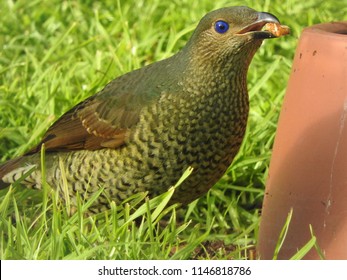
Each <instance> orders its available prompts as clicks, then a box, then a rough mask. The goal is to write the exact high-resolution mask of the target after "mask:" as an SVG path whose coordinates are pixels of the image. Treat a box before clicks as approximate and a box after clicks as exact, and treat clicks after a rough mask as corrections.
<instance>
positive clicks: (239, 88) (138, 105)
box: [0, 7, 280, 212]
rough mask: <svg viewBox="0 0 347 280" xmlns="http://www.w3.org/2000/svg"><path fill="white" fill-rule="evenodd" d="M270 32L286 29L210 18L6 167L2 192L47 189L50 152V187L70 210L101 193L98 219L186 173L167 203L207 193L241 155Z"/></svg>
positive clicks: (247, 18)
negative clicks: (65, 195)
mask: <svg viewBox="0 0 347 280" xmlns="http://www.w3.org/2000/svg"><path fill="white" fill-rule="evenodd" d="M268 23H271V24H275V25H276V26H277V25H278V26H280V25H279V21H278V19H277V18H276V17H275V16H273V15H271V14H269V13H265V12H257V11H255V10H253V9H250V8H248V7H227V8H222V9H218V10H215V11H212V12H210V13H208V14H206V15H205V16H204V17H203V18H202V19H201V21H200V23H199V24H198V26H197V28H196V29H195V31H194V33H193V35H192V36H191V38H190V40H189V41H188V43H187V44H186V45H185V46H184V47H183V48H182V50H180V51H179V52H178V53H177V54H175V55H173V56H172V57H170V58H167V59H165V60H162V61H158V62H155V63H153V64H150V65H148V66H145V67H143V68H140V69H137V70H134V71H132V72H129V73H127V74H124V75H122V76H120V77H118V78H116V79H114V80H113V81H111V82H110V83H109V84H107V85H106V86H105V88H104V89H103V90H101V91H100V92H98V93H97V94H95V95H94V96H91V97H89V98H88V99H86V100H84V101H82V102H81V103H79V104H77V105H76V106H75V107H73V108H72V109H71V110H69V111H68V112H66V113H65V114H64V115H62V116H61V117H60V118H59V119H58V120H57V121H56V122H55V123H54V124H53V125H52V126H51V127H50V128H49V129H48V131H47V132H46V134H45V135H44V137H43V140H42V141H41V143H40V144H39V145H38V146H37V147H35V148H34V149H32V150H30V151H29V152H27V153H26V154H25V155H23V156H21V157H19V158H16V159H13V160H10V161H8V162H6V163H5V164H3V165H2V166H0V187H1V188H5V187H7V186H9V185H10V184H11V183H14V182H15V181H17V180H18V179H20V178H21V177H22V176H23V175H24V174H27V173H29V175H28V176H27V177H25V179H24V180H22V182H21V184H23V185H25V186H27V187H29V188H34V189H41V188H42V175H41V167H40V150H41V146H42V145H43V144H44V146H45V151H46V181H47V182H48V184H49V185H51V186H52V187H54V188H58V189H60V190H62V188H63V178H64V180H66V181H67V185H68V187H69V190H68V191H69V199H70V201H71V202H72V204H73V205H74V204H76V193H79V194H80V196H81V197H82V198H88V197H89V196H91V195H92V194H93V193H95V192H96V191H98V190H100V188H104V191H103V192H102V193H101V195H100V196H99V197H98V199H97V201H96V202H95V204H94V205H93V206H92V208H91V211H92V212H100V211H103V210H105V209H107V208H108V206H109V203H110V201H115V202H116V203H119V202H122V201H123V200H125V199H126V198H128V197H129V196H131V195H133V194H135V193H138V192H145V191H147V192H148V195H149V196H150V197H153V196H156V195H158V194H160V193H163V192H165V191H167V190H168V189H169V188H170V187H171V186H172V185H174V184H175V183H176V182H177V180H178V179H179V178H180V177H181V176H182V174H183V173H184V171H185V170H186V169H187V168H188V167H193V170H194V171H193V172H192V174H191V175H190V176H189V177H188V178H187V179H186V180H185V181H184V182H183V183H182V185H180V186H179V187H178V188H177V189H176V191H175V193H174V195H173V197H172V200H171V202H172V203H176V202H178V203H181V204H187V203H189V202H191V201H193V200H195V199H196V198H198V197H200V196H201V195H203V194H205V193H206V192H207V191H208V190H209V189H210V188H211V187H212V186H213V185H214V184H215V183H216V182H217V181H218V179H219V178H220V177H221V176H222V175H223V174H224V173H225V171H226V170H227V168H228V167H229V166H230V164H231V162H232V160H233V158H234V157H235V155H236V153H237V152H238V150H239V148H240V145H241V142H242V139H243V137H244V134H245V129H246V124H247V117H248V110H249V101H248V92H247V83H246V82H247V81H246V79H247V71H248V67H249V64H250V62H251V60H252V58H253V56H254V54H255V52H256V51H257V49H258V48H259V47H260V45H261V43H262V41H263V40H264V39H267V38H275V37H276V35H275V34H273V33H271V32H270V31H266V30H262V29H263V27H264V26H265V25H266V24H268ZM62 169H63V170H62ZM31 170H32V172H31V173H30V172H29V171H31ZM66 181H65V182H66Z"/></svg>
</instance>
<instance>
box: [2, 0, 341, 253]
mask: <svg viewBox="0 0 347 280" xmlns="http://www.w3.org/2000/svg"><path fill="white" fill-rule="evenodd" d="M343 2H344V1H320V0H307V1H299V0H287V1H279V0H275V1H251V0H248V1H247V0H243V1H237V0H235V1H233V2H232V5H247V6H250V7H253V8H254V9H256V10H259V11H268V12H271V13H273V14H275V15H276V16H277V17H278V18H279V19H280V20H281V21H282V22H283V23H284V24H286V25H289V26H290V27H291V29H292V35H291V36H289V37H285V38H281V39H276V40H269V41H266V42H265V43H264V44H263V46H262V47H261V49H260V50H259V51H258V53H257V54H256V56H255V58H254V60H253V62H252V64H251V67H250V71H249V76H248V85H249V94H250V98H251V111H250V117H249V125H248V128H247V134H246V138H245V141H244V142H243V145H242V147H241V150H240V152H239V154H238V156H237V157H236V159H235V160H234V162H233V164H232V166H231V167H230V168H229V170H228V172H227V173H226V174H225V175H224V176H223V177H222V178H221V180H220V181H219V182H218V184H217V185H216V186H215V187H214V188H212V189H211V191H210V192H209V193H208V194H206V195H205V196H203V197H202V198H200V199H199V200H197V201H194V202H193V203H191V204H190V205H189V206H188V207H186V208H184V209H177V208H176V207H175V206H168V205H167V204H166V203H167V199H168V198H169V197H170V195H171V194H172V192H173V191H174V189H172V190H170V191H169V192H167V193H165V194H163V195H162V196H161V197H160V198H161V199H158V198H155V199H152V200H148V199H146V198H145V196H141V195H138V196H136V197H133V198H132V199H130V200H129V201H127V202H125V203H123V205H115V204H112V205H111V206H112V207H111V210H110V211H108V212H105V213H103V214H99V215H96V216H89V217H86V216H85V215H84V211H86V208H87V207H88V205H89V204H90V203H91V202H92V201H93V198H92V199H91V201H89V202H87V203H83V202H81V203H80V204H79V205H78V207H77V211H76V212H75V214H73V215H72V216H70V215H69V213H68V211H67V210H66V207H65V205H62V204H61V202H60V201H59V200H57V199H56V195H55V192H54V191H52V190H50V188H49V187H47V189H46V191H44V192H41V193H38V192H32V191H29V190H25V189H23V188H22V187H21V186H13V187H12V188H10V189H6V190H2V191H1V192H0V258H1V259H189V258H202V259H211V258H217V259H230V258H234V259H245V258H252V254H251V253H250V252H252V248H254V245H255V244H256V242H257V236H258V227H259V219H260V214H259V212H260V206H261V202H262V199H263V194H264V185H265V180H266V177H267V172H268V166H269V161H270V156H271V147H272V144H273V140H274V136H275V131H276V124H277V120H278V116H279V112H280V108H281V103H282V99H283V95H284V92H285V88H286V83H287V80H288V77H289V74H290V68H291V63H292V59H293V56H294V52H295V47H296V44H297V42H298V37H299V34H300V33H301V31H302V29H303V28H304V27H305V26H308V25H312V24H315V23H319V22H327V21H332V20H343V19H346V18H345V17H346V16H345V15H346V14H347V7H346V5H345V4H344V3H343ZM229 5H230V1H207V0H202V1H198V2H197V1H195V2H194V1H193V2H192V1H188V0H182V1H172V0H170V1H169V0H161V1H159V0H152V1H144V0H137V1H131V0H128V1H120V0H118V1H111V0H108V1H102V2H101V1H100V2H97V1H77V0H76V1H38V0H36V1H35V0H33V1H22V0H19V1H11V0H7V1H5V0H0V15H1V24H0V46H1V49H0V141H1V142H0V143H1V145H0V162H3V161H5V160H7V159H10V158H12V157H15V156H19V155H21V154H22V153H24V152H25V151H27V150H28V149H29V148H30V147H32V146H34V145H35V144H36V143H38V141H39V140H40V137H41V136H42V134H43V133H44V132H45V131H46V129H47V128H48V127H49V125H50V124H51V123H52V121H53V120H55V119H56V118H57V117H59V116H60V115H61V114H62V113H63V112H65V111H67V110H68V109H69V108H71V107H72V106H73V105H75V104H76V103H78V102H79V101H81V100H83V99H85V98H86V97H88V96H90V95H92V94H94V93H96V92H97V91H98V90H100V89H101V88H102V87H103V86H104V85H105V84H106V83H107V82H108V81H110V80H112V79H113V78H114V77H116V76H119V75H121V74H123V73H125V72H128V71H131V70H133V69H135V68H138V67H141V66H143V65H146V64H149V63H151V62H154V61H158V60H160V59H163V58H166V57H168V56H170V55H172V54H173V53H175V52H176V51H177V50H179V49H180V48H181V47H182V46H183V45H184V44H185V42H186V41H187V39H188V38H189V36H190V34H191V31H192V30H193V29H194V27H195V26H196V24H197V22H198V20H199V19H200V18H201V17H202V16H203V15H204V14H205V13H206V12H208V11H210V10H213V9H215V8H219V7H223V6H229ZM101 191H102V190H101ZM94 199H95V197H94ZM141 204H142V206H139V205H141ZM136 205H137V210H134V209H135V208H134V207H136ZM213 244H219V245H220V246H217V247H218V248H215V246H213Z"/></svg>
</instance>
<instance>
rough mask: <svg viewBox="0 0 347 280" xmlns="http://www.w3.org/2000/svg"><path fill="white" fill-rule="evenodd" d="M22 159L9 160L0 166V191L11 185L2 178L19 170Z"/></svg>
mask: <svg viewBox="0 0 347 280" xmlns="http://www.w3.org/2000/svg"><path fill="white" fill-rule="evenodd" d="M22 162H23V157H18V158H14V159H11V160H9V161H7V162H5V163H4V164H2V165H0V189H4V188H6V187H8V186H9V185H10V184H11V183H8V182H6V181H4V180H3V178H4V177H5V176H6V175H7V174H8V173H10V172H11V171H13V170H14V169H17V168H19V167H20V166H21V165H22Z"/></svg>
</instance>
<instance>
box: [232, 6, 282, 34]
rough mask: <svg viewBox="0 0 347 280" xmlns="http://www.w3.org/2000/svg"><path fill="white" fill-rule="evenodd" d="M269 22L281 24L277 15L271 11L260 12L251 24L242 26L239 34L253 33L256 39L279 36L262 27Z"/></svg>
mask: <svg viewBox="0 0 347 280" xmlns="http://www.w3.org/2000/svg"><path fill="white" fill-rule="evenodd" d="M267 23H277V24H280V21H279V20H278V18H277V17H275V16H274V15H272V14H270V13H266V12H258V18H257V19H256V20H255V21H254V22H252V23H251V24H249V25H247V26H246V27H244V28H242V29H241V30H240V31H239V32H237V34H251V35H252V37H253V38H254V39H269V38H276V37H277V36H275V35H274V34H272V33H271V32H269V31H266V30H262V28H263V27H264V26H265V25H266V24H267Z"/></svg>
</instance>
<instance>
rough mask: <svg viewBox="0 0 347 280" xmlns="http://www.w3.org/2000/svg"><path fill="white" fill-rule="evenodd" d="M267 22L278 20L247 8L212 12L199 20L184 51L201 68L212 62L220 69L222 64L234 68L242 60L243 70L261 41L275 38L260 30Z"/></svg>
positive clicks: (231, 8) (230, 8) (229, 8)
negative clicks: (230, 65)
mask: <svg viewBox="0 0 347 280" xmlns="http://www.w3.org/2000/svg"><path fill="white" fill-rule="evenodd" d="M267 23H276V24H279V20H278V19H277V18H276V17H275V16H274V15H272V14H270V13H265V12H257V11H255V10H253V9H251V8H248V7H227V8H222V9H219V10H215V11H212V12H210V13H208V14H206V15H205V16H204V17H203V18H202V19H201V21H200V23H199V24H198V26H197V28H196V30H195V31H194V33H193V35H192V37H191V39H190V40H189V42H188V44H187V46H186V50H188V52H189V53H190V54H189V57H190V58H191V60H193V61H195V63H197V64H200V66H201V67H206V66H207V65H206V64H211V63H214V62H216V65H220V66H222V67H223V64H224V63H228V64H234V65H235V63H237V62H238V60H242V61H241V63H242V64H243V65H245V66H246V68H247V67H248V64H249V63H250V61H251V59H252V57H253V55H254V53H255V52H256V50H257V49H258V48H259V47H260V45H261V43H262V41H263V40H264V39H268V38H275V37H276V36H275V35H273V34H272V33H271V32H269V31H266V30H262V29H263V27H264V26H265V25H266V24H267ZM195 63H194V64H195ZM196 66H197V65H196V64H195V67H196Z"/></svg>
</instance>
